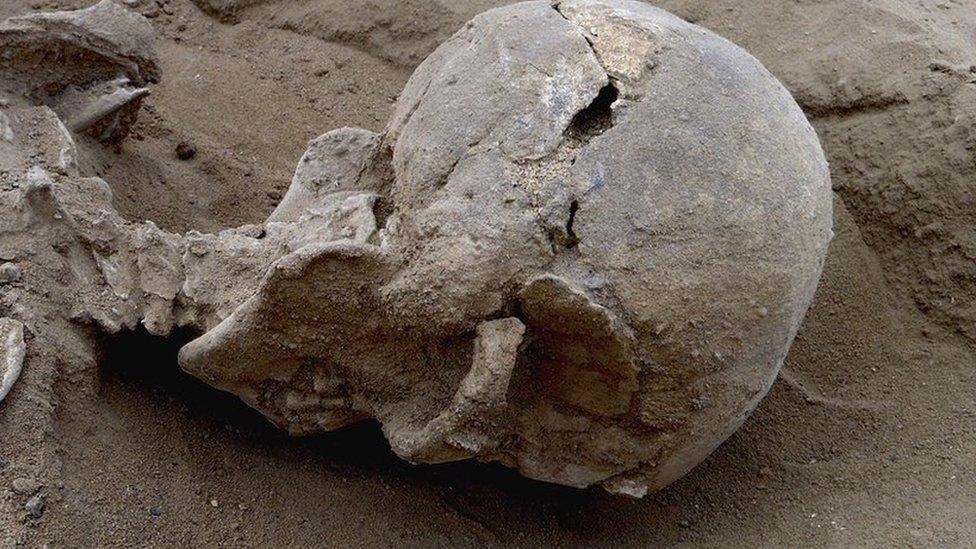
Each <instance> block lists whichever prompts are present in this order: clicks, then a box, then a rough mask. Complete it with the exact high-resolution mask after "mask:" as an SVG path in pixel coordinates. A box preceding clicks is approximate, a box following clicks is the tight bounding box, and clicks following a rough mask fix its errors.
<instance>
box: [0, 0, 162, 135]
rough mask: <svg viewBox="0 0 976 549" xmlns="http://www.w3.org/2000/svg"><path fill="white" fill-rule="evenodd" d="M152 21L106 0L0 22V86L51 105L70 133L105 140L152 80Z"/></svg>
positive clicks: (129, 117) (124, 124)
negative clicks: (69, 129)
mask: <svg viewBox="0 0 976 549" xmlns="http://www.w3.org/2000/svg"><path fill="white" fill-rule="evenodd" d="M154 40H155V35H154V33H153V30H152V27H151V26H150V25H149V23H148V22H147V21H146V19H145V18H144V17H142V16H141V15H139V14H137V13H134V12H131V11H129V10H127V9H125V8H124V7H122V6H120V5H119V4H117V3H115V2H112V1H111V0H102V1H101V2H99V3H98V4H95V5H94V6H91V7H89V8H87V9H83V10H76V11H61V12H53V13H39V14H31V15H26V16H23V17H14V18H11V19H8V20H6V21H4V22H3V23H0V88H3V89H0V91H6V92H9V93H15V94H17V95H20V96H22V97H24V98H26V99H28V100H30V101H32V102H34V103H35V104H41V105H47V106H49V107H51V108H53V109H54V110H55V111H56V112H57V113H58V114H59V115H60V116H61V117H62V118H63V119H64V120H66V121H67V123H68V126H69V127H70V128H71V130H72V131H75V132H80V131H88V132H89V133H91V134H92V135H93V136H94V137H96V138H98V139H99V140H101V141H106V142H116V143H117V142H119V141H121V140H122V139H123V138H124V137H125V136H126V135H127V134H128V132H129V129H130V128H131V126H132V124H133V122H134V121H135V117H136V114H137V112H138V110H139V105H140V102H141V100H142V99H143V98H144V97H145V96H146V94H147V93H148V89H147V88H146V85H147V84H149V83H150V82H156V81H158V80H159V74H160V68H159V58H158V56H157V54H156V50H155V48H154V47H153V42H154Z"/></svg>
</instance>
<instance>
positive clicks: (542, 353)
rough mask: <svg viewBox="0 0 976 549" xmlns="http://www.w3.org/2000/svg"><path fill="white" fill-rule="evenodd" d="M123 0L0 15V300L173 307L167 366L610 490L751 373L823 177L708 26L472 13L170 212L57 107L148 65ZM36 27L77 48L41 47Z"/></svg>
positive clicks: (795, 282)
mask: <svg viewBox="0 0 976 549" xmlns="http://www.w3.org/2000/svg"><path fill="white" fill-rule="evenodd" d="M134 17H136V16H134V15H132V14H130V13H128V12H126V11H125V10H124V9H122V8H119V7H118V6H116V5H114V4H112V3H110V2H103V3H101V4H98V5H97V6H95V7H93V8H89V9H88V10H81V11H79V12H61V13H56V14H51V15H44V16H28V17H26V18H23V19H19V20H17V21H15V22H14V23H12V24H11V23H9V22H8V23H7V24H5V25H3V26H0V58H2V59H3V60H5V61H4V63H0V73H2V74H3V75H5V77H6V80H5V81H6V82H7V83H11V82H12V83H14V84H16V86H14V87H17V89H14V90H8V89H5V88H4V89H0V92H3V93H5V94H6V93H13V94H15V95H16V94H20V95H19V97H20V99H18V100H17V101H16V102H15V104H14V105H13V107H11V108H4V109H0V160H3V162H4V164H5V166H7V168H8V169H7V170H6V171H4V172H3V173H0V210H2V211H3V212H4V215H3V216H0V247H2V248H3V250H4V251H5V252H4V253H5V256H9V257H11V258H14V259H16V260H18V261H30V262H32V267H31V268H30V269H28V270H26V272H28V274H29V276H30V277H31V279H30V280H29V281H28V283H27V284H25V285H24V287H25V288H27V289H26V290H18V292H17V293H16V295H14V294H13V293H11V294H10V296H12V297H9V299H8V301H11V302H16V303H14V305H16V306H12V307H9V308H10V309H11V310H13V311H14V312H15V313H16V315H15V316H18V317H19V319H18V320H16V322H21V321H23V323H24V325H25V326H27V327H28V328H30V329H32V330H33V329H43V322H39V321H37V319H36V318H34V317H33V316H32V315H33V313H32V311H40V310H49V311H64V310H69V311H70V317H71V318H72V319H73V320H75V321H78V322H86V323H92V324H96V325H98V326H99V327H100V328H101V329H103V330H105V331H109V332H115V331H119V330H122V329H127V328H128V329H131V328H134V327H135V326H136V325H138V324H140V323H141V324H142V325H144V326H145V327H146V329H147V330H149V331H150V332H151V333H153V334H159V335H164V334H166V333H168V332H169V331H170V330H171V329H172V328H173V327H174V326H180V325H182V326H190V327H192V328H196V329H198V330H199V331H200V332H201V333H202V334H203V335H202V336H201V337H199V338H198V339H196V340H194V341H192V342H190V343H189V344H188V345H186V346H185V347H184V348H183V349H182V350H181V352H180V364H181V365H182V367H183V368H184V369H186V370H187V371H188V372H190V373H192V374H193V375H196V376H198V377H199V378H201V379H203V380H204V381H206V382H207V383H210V384H211V385H213V386H215V387H218V388H221V389H224V390H227V391H230V392H233V393H235V394H237V395H238V396H240V397H241V398H242V399H243V400H244V401H245V402H247V403H248V404H250V405H251V406H253V407H254V408H256V409H257V410H259V411H261V412H262V413H263V414H264V415H265V416H266V417H268V418H269V419H270V420H271V421H273V422H274V423H276V424H277V425H279V426H281V427H282V428H285V429H287V430H288V431H290V432H292V433H294V434H306V433H313V432H319V431H327V430H331V429H337V428H339V427H342V426H344V425H348V424H350V423H353V422H356V421H360V420H364V419H370V418H373V419H376V420H378V421H379V422H380V423H381V424H382V426H383V430H384V433H385V434H386V436H387V438H388V439H389V441H390V444H391V447H392V448H393V450H394V451H395V452H396V453H397V454H399V455H400V456H402V457H404V458H405V459H408V460H410V461H414V462H442V461H450V460H458V459H466V458H477V459H480V460H496V461H500V462H502V463H504V464H505V465H508V466H510V467H514V468H517V469H518V470H519V471H520V472H521V473H522V474H524V475H526V476H528V477H532V478H535V479H540V480H545V481H549V482H555V483H560V484H565V485H570V486H577V487H585V486H590V485H601V486H603V487H605V488H606V489H608V490H610V491H612V492H615V493H622V494H627V495H631V496H641V495H643V494H644V493H646V492H647V491H648V490H654V489H658V488H661V487H663V486H665V485H667V484H668V483H670V482H672V481H673V480H675V479H676V478H678V477H680V476H681V475H683V474H684V473H685V472H687V471H688V470H690V469H691V468H692V467H694V466H695V465H696V464H697V463H699V462H700V461H701V460H702V459H704V458H705V456H707V455H708V454H709V453H710V452H711V451H712V450H713V449H714V448H715V447H716V446H717V445H719V444H720V443H721V442H722V441H723V440H725V438H726V437H728V436H729V435H730V434H731V433H732V432H733V431H734V430H735V429H736V428H737V427H738V426H739V425H741V423H742V422H743V421H744V420H745V418H746V416H747V415H748V414H749V412H750V411H751V410H752V409H753V408H754V407H755V406H756V405H757V403H758V402H759V400H760V399H761V398H762V396H763V395H764V394H765V393H766V391H767V390H768V389H769V387H770V384H771V383H772V381H773V379H774V378H775V376H776V374H777V372H778V370H779V368H780V366H781V365H782V363H783V360H784V358H785V356H786V352H787V350H788V349H789V346H790V344H791V342H792V340H793V337H794V336H795V334H796V331H797V328H798V326H799V323H800V321H801V320H802V317H803V315H804V313H805V311H806V309H807V307H808V306H809V304H810V301H811V299H812V297H813V293H814V290H815V288H816V283H817V279H818V277H819V275H820V271H821V268H822V265H823V261H824V257H825V254H826V249H827V244H828V242H829V240H830V238H831V192H830V181H829V174H828V170H827V165H826V161H825V159H824V156H823V152H822V151H821V149H820V146H819V143H818V141H817V137H816V135H815V133H814V131H813V129H812V128H811V127H810V125H809V123H808V122H807V120H806V119H805V118H804V116H803V113H802V112H801V111H800V109H799V107H798V106H797V105H796V103H795V102H794V101H793V99H792V98H791V97H790V95H789V93H788V92H787V91H786V90H785V89H784V88H783V87H782V85H780V84H779V82H777V81H776V79H775V78H773V77H772V76H771V75H770V74H769V73H768V72H767V71H766V70H765V69H763V67H762V66H761V65H760V64H759V62H757V61H756V60H755V59H753V58H752V57H751V56H749V55H748V54H747V53H745V52H744V51H742V50H741V49H739V48H738V47H736V46H735V45H733V44H731V43H729V42H727V41H725V40H723V39H722V38H719V37H718V36H715V35H714V34H712V33H710V32H708V31H706V30H704V29H701V28H699V27H696V26H694V25H691V24H688V23H686V22H684V21H682V20H680V19H678V18H676V17H673V16H671V15H669V14H668V13H666V12H664V11H661V10H659V9H656V8H653V7H650V6H648V5H646V4H643V3H638V2H631V1H627V0H564V1H562V2H559V3H557V4H550V3H549V2H545V1H534V2H525V3H521V4H515V5H511V6H508V7H504V8H499V9H495V10H492V11H489V12H486V13H484V14H482V15H479V16H478V17H476V18H475V19H473V20H472V21H471V22H470V23H468V24H467V25H465V27H464V28H463V29H461V30H460V31H459V32H458V33H457V34H455V35H454V36H453V37H452V38H451V39H449V40H448V41H447V42H445V43H444V44H443V45H442V46H441V47H440V48H438V49H437V50H436V51H435V52H434V53H433V54H431V56H430V57H429V58H428V59H427V60H426V61H425V62H424V63H423V64H422V65H421V66H420V67H419V68H418V69H417V70H416V72H415V73H414V75H413V77H412V78H411V79H410V81H409V82H408V83H407V85H406V88H405V89H404V92H403V94H402V96H401V97H400V98H399V100H398V102H397V105H396V109H395V112H394V114H393V117H392V119H391V120H390V123H389V125H388V126H387V129H386V130H385V131H384V132H383V133H382V134H376V133H372V132H369V131H366V130H360V129H350V128H344V129H340V130H335V131H333V132H329V133H327V134H325V135H323V136H322V137H320V138H318V139H316V140H314V141H313V142H312V143H311V144H310V147H309V149H308V151H307V152H306V153H305V156H304V157H303V158H302V160H301V162H300V164H299V166H298V169H297V170H296V173H295V177H294V180H293V181H292V185H291V187H290V189H289V191H288V193H287V194H286V195H285V197H284V199H283V200H282V202H281V204H279V206H278V208H277V209H276V210H275V211H274V212H273V213H272V215H271V217H270V218H269V219H268V220H267V222H265V223H263V224H261V225H258V226H245V227H240V228H237V229H229V230H226V231H222V232H220V233H218V234H201V233H197V232H190V233H188V234H186V235H176V234H172V233H167V232H165V231H162V230H160V229H159V228H158V227H156V226H155V225H154V224H152V223H150V222H143V223H138V222H133V221H127V220H125V219H123V218H122V217H121V216H120V215H119V214H118V212H117V211H116V210H115V209H114V208H113V207H112V205H111V191H110V189H109V187H108V186H107V185H106V184H105V182H104V181H101V180H100V179H97V178H86V177H82V175H81V174H80V170H79V168H78V166H77V164H76V162H75V158H76V156H77V155H76V150H75V143H74V141H73V137H72V135H71V134H70V132H69V129H70V130H73V131H76V132H77V131H82V130H89V129H90V128H98V129H99V131H98V132H97V136H98V137H105V138H109V140H110V141H115V140H118V139H121V138H122V137H124V135H125V133H126V131H127V129H128V127H129V123H131V120H132V119H133V117H134V114H135V112H136V111H137V110H138V108H137V106H138V100H139V98H141V97H142V95H144V93H145V90H144V89H143V88H132V87H131V86H130V84H135V85H142V84H143V83H145V82H148V81H151V78H149V76H152V77H156V76H157V74H156V73H157V69H158V67H157V65H156V64H155V61H154V59H155V54H154V52H153V51H151V48H148V46H147V45H148V44H151V28H150V27H149V26H148V25H147V24H146V23H145V21H144V20H141V19H138V18H135V19H133V18H134ZM122 26H124V27H125V28H126V29H127V31H126V32H125V33H122V34H121V35H120V36H121V38H119V37H116V42H111V41H108V39H107V38H105V37H111V36H115V35H113V34H112V33H107V34H106V33H104V32H102V31H104V30H105V29H107V28H121V27H122ZM25 29H26V30H25ZM65 29H68V31H70V32H65ZM25 32H28V33H32V34H30V36H32V37H33V38H32V39H31V40H24V39H22V37H23V36H25V35H24V33H25ZM102 38H105V40H103V39H102ZM25 52H26V53H25ZM31 52H47V53H45V54H43V55H40V54H38V55H33V54H31ZM65 52H68V53H71V52H73V53H71V54H72V55H76V56H80V57H81V58H94V59H99V60H101V61H100V63H101V64H100V65H98V66H100V67H102V68H101V69H99V71H98V74H96V75H84V74H81V73H77V71H74V70H73V69H72V70H67V72H64V73H63V74H62V73H61V72H59V70H61V69H59V68H58V67H52V66H50V61H51V59H52V56H53V57H54V58H60V57H61V56H63V55H66V53H65ZM28 54H30V55H28ZM36 75H43V76H44V82H47V83H50V84H51V85H50V86H48V85H45V86H42V88H43V89H35V88H31V87H30V86H29V84H30V83H31V82H37V81H38V79H37V78H35V76H36ZM120 75H121V76H120ZM118 78H123V79H125V78H128V80H125V81H124V82H123V81H121V80H118ZM127 82H128V83H127ZM68 84H70V85H68ZM18 86H20V87H18ZM119 86H121V87H119ZM120 89H122V90H123V91H125V92H126V93H122V94H121V95H119V93H118V91H119V90H120ZM51 90H54V92H52V91H51ZM41 91H44V92H45V93H40V92H41ZM78 98H81V99H80V100H78V101H75V99H78ZM5 101H6V100H5ZM52 109H53V110H52ZM59 116H60V117H64V118H66V119H68V120H69V121H70V120H73V119H77V120H82V121H84V122H85V123H83V124H82V123H79V125H78V126H75V125H74V124H68V127H66V126H65V124H64V123H63V122H62V120H61V118H59ZM91 121H97V122H98V124H95V125H94V126H90V125H87V124H88V122H91ZM14 340H16V338H14ZM12 341H13V340H12ZM15 343H16V341H15ZM18 345H19V343H18ZM10 348H11V349H13V347H10ZM18 348H19V347H18ZM14 350H15V351H16V349H14ZM5 352H7V353H8V354H10V352H9V350H7V351H5ZM11 356H13V355H11ZM17 356H19V355H17ZM8 362H10V363H11V364H13V362H11V361H8ZM8 370H10V368H9V367H8Z"/></svg>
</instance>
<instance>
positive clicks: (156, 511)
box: [149, 506, 163, 517]
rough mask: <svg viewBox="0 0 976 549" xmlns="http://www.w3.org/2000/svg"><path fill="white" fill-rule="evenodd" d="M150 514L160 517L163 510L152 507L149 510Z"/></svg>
mask: <svg viewBox="0 0 976 549" xmlns="http://www.w3.org/2000/svg"><path fill="white" fill-rule="evenodd" d="M149 514H150V515H152V516H154V517H158V516H159V515H162V514H163V509H162V508H161V507H156V506H152V507H150V508H149Z"/></svg>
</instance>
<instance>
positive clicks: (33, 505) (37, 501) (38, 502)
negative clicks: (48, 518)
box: [24, 494, 44, 518]
mask: <svg viewBox="0 0 976 549" xmlns="http://www.w3.org/2000/svg"><path fill="white" fill-rule="evenodd" d="M24 509H25V510H26V511H27V514H28V515H30V516H31V517H33V518H41V515H43V514H44V496H42V495H41V494H37V495H35V496H33V497H32V498H30V499H29V500H27V503H25V504H24Z"/></svg>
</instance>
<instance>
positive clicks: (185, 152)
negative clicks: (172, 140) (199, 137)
mask: <svg viewBox="0 0 976 549" xmlns="http://www.w3.org/2000/svg"><path fill="white" fill-rule="evenodd" d="M196 155H197V150H196V148H195V147H194V146H193V145H191V144H189V143H187V142H186V141H182V142H180V144H179V145H177V146H176V158H179V159H180V160H190V159H191V158H193V157H194V156H196Z"/></svg>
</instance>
